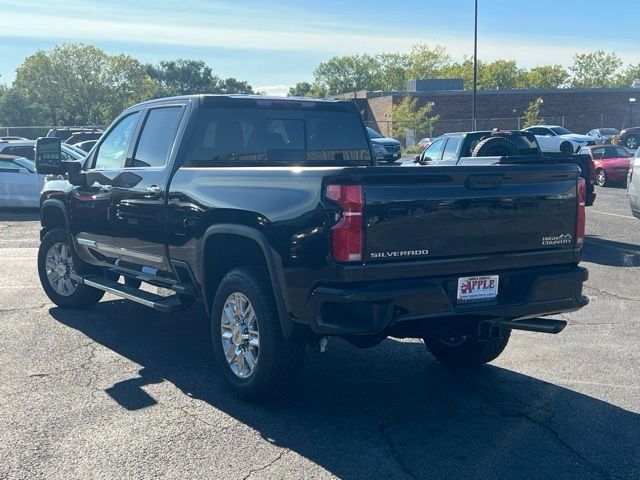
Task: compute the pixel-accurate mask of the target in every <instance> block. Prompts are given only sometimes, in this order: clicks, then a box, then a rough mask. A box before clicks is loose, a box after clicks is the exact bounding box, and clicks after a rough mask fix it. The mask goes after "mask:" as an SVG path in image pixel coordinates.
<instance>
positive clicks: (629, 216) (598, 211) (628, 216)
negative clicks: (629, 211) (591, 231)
mask: <svg viewBox="0 0 640 480" xmlns="http://www.w3.org/2000/svg"><path fill="white" fill-rule="evenodd" d="M589 213H601V214H603V215H611V216H612V217H621V218H632V219H634V220H635V219H636V217H634V216H633V215H620V214H619V213H609V212H601V211H600V210H589Z"/></svg>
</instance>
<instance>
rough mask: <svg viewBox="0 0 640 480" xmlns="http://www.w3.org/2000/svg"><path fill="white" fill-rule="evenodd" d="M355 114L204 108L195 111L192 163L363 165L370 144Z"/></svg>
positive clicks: (368, 157) (330, 111) (367, 161)
mask: <svg viewBox="0 0 640 480" xmlns="http://www.w3.org/2000/svg"><path fill="white" fill-rule="evenodd" d="M362 127H363V125H362V120H361V119H360V115H359V114H358V113H357V112H347V111H341V110H322V109H313V110H302V109H296V108H292V109H281V108H267V107H263V108H260V107H255V108H231V107H228V108H227V107H206V108H202V109H201V111H200V113H199V115H198V121H197V125H196V126H195V133H194V138H193V142H192V147H191V153H190V163H191V165H192V166H220V165H229V166H233V165H235V164H238V163H239V162H243V163H245V164H246V163H252V164H260V165H273V164H275V165H314V164H315V165H318V164H320V165H335V164H339V165H345V164H349V165H366V164H369V161H370V160H371V154H370V151H369V143H368V141H367V137H366V135H365V134H364V129H363V128H362Z"/></svg>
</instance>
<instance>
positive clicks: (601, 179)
mask: <svg viewBox="0 0 640 480" xmlns="http://www.w3.org/2000/svg"><path fill="white" fill-rule="evenodd" d="M606 184H607V174H606V173H605V171H604V170H602V169H601V168H599V169H598V170H596V185H598V186H599V187H604V186H605V185H606Z"/></svg>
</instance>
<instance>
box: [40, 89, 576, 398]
mask: <svg viewBox="0 0 640 480" xmlns="http://www.w3.org/2000/svg"><path fill="white" fill-rule="evenodd" d="M54 140H55V139H54ZM56 141H57V140H56ZM57 148H58V147H57V145H56V144H55V142H53V141H51V139H39V141H38V146H37V168H38V171H39V172H41V173H47V174H50V176H49V180H48V181H47V182H46V184H45V187H44V190H43V192H42V199H41V223H42V230H41V245H40V250H39V255H38V269H39V275H40V280H41V282H42V286H43V288H44V290H45V292H46V293H47V295H48V296H49V298H50V299H51V300H52V301H53V302H54V303H55V304H57V305H59V306H60V307H65V308H85V307H89V306H91V305H93V304H95V303H96V302H98V301H99V300H100V299H101V297H102V296H103V294H104V292H110V293H112V294H115V295H118V296H120V297H123V298H126V299H129V300H132V301H134V302H138V303H141V304H143V305H146V306H148V307H151V308H154V309H156V310H158V311H160V312H172V311H175V310H177V309H183V308H186V307H188V306H190V305H191V304H193V303H194V302H201V303H202V304H204V308H205V310H206V312H207V315H208V317H209V318H210V319H211V336H212V344H213V349H214V353H215V358H216V361H217V363H218V364H219V366H220V371H221V374H222V375H223V376H224V378H225V379H226V380H227V381H228V383H229V384H230V386H231V387H232V388H233V390H234V391H235V392H236V393H237V394H239V395H240V396H243V397H245V398H254V399H256V398H266V397H269V396H272V395H276V394H279V393H281V392H282V391H283V390H284V388H285V387H286V386H288V385H289V384H290V383H291V380H292V379H293V376H294V375H295V374H296V373H297V372H298V371H299V370H300V366H301V362H302V359H303V355H304V351H305V348H306V345H307V344H308V343H311V344H312V345H316V346H318V347H319V348H320V349H321V350H322V349H323V348H324V347H325V345H326V337H327V336H340V337H343V338H345V339H347V340H348V341H350V342H351V343H353V344H355V345H357V346H360V347H370V346H374V345H376V344H377V343H379V342H381V341H382V340H383V339H385V338H386V337H387V336H394V337H409V338H421V339H424V343H425V344H426V346H427V348H428V349H429V351H431V352H432V353H433V355H435V356H436V357H437V358H438V359H439V360H441V361H442V362H444V363H448V364H453V365H457V366H473V365H478V364H482V363H485V362H488V361H491V360H493V359H495V358H496V357H497V356H498V355H499V354H500V353H501V352H502V350H503V349H504V348H505V346H506V345H507V342H508V339H509V335H510V332H511V330H512V329H521V330H529V331H536V332H546V333H558V332H559V331H560V330H562V328H563V327H564V326H565V325H566V322H564V321H562V320H554V319H549V318H541V317H542V316H546V315H551V314H556V313H560V312H569V311H574V310H578V309H579V308H581V307H583V306H584V305H586V304H587V302H588V299H587V298H586V297H585V296H583V295H582V284H583V282H584V281H585V280H586V279H587V271H586V270H585V269H584V268H581V267H579V266H578V263H579V262H580V249H581V246H582V242H583V239H584V220H585V209H584V203H585V189H584V182H583V180H582V179H581V178H580V177H579V169H578V167H577V166H576V165H573V164H565V163H558V164H554V163H548V162H543V163H540V164H536V163H528V164H526V165H510V164H497V165H468V166H466V165H463V166H459V165H456V166H442V167H441V168H437V169H435V168H434V169H431V168H397V167H382V166H377V165H376V162H375V159H374V156H373V151H372V147H371V143H370V140H369V137H368V135H367V132H366V129H365V126H364V123H363V121H362V118H361V116H360V114H359V111H358V109H357V107H356V105H355V104H354V103H351V102H345V101H319V100H310V99H282V98H268V97H259V96H258V97H256V96H232V95H229V96H211V95H201V96H187V97H176V98H167V99H159V100H153V101H149V102H146V103H142V104H139V105H135V106H133V107H131V108H129V109H127V110H126V111H125V112H123V113H122V114H121V115H120V116H119V117H118V118H116V120H115V121H114V122H113V124H112V125H111V126H110V127H109V128H108V129H107V130H106V131H105V133H104V135H103V136H102V137H101V138H100V140H99V141H98V143H97V144H96V145H95V146H94V147H93V149H92V150H91V151H90V153H89V154H88V156H87V157H86V159H85V160H84V163H83V164H78V163H72V162H62V161H60V158H59V155H58V153H59V152H58V151H57V150H56V149H57ZM141 284H142V285H141ZM149 285H151V286H154V287H162V288H160V289H151V288H148V286H149ZM167 291H173V292H174V293H173V294H171V295H165V294H162V293H161V292H167ZM131 321H135V319H133V318H132V319H131ZM532 348H535V346H534V345H532Z"/></svg>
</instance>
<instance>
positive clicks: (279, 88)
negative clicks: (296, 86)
mask: <svg viewBox="0 0 640 480" xmlns="http://www.w3.org/2000/svg"><path fill="white" fill-rule="evenodd" d="M291 86H292V85H284V84H280V85H263V86H261V87H254V89H253V90H254V91H256V92H264V93H265V94H267V95H269V96H273V97H286V96H287V93H289V88H290V87H291Z"/></svg>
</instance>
